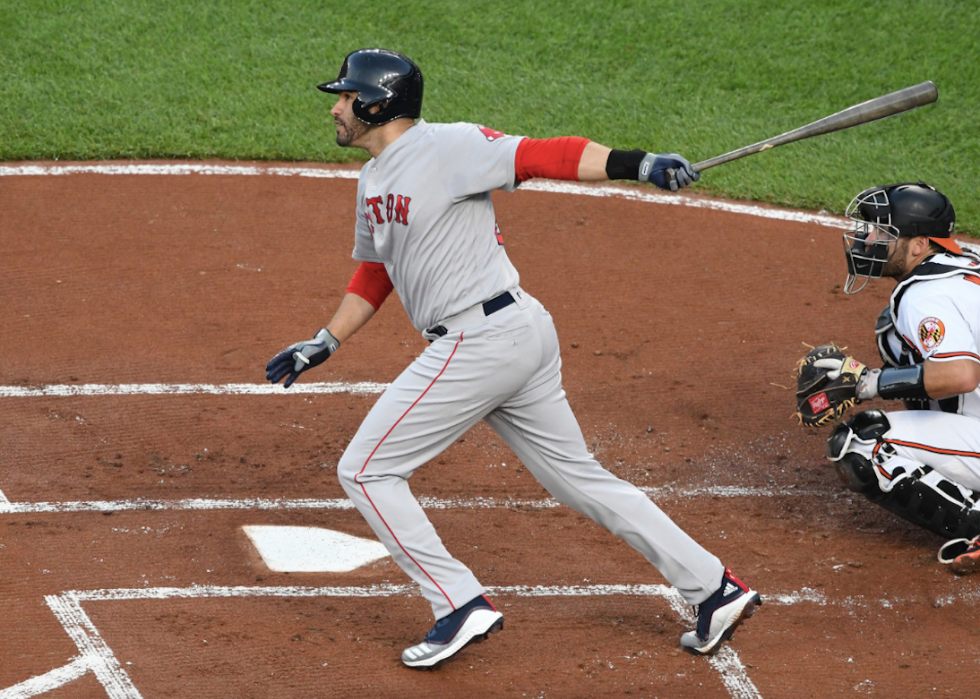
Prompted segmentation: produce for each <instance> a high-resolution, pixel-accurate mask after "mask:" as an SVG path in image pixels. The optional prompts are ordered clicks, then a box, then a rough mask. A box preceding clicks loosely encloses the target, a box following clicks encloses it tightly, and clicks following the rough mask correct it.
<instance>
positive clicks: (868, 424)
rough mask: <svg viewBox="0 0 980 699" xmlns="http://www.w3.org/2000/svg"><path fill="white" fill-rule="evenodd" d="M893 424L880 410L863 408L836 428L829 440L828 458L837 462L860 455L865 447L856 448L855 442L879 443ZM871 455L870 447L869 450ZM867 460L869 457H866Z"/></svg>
mask: <svg viewBox="0 0 980 699" xmlns="http://www.w3.org/2000/svg"><path fill="white" fill-rule="evenodd" d="M890 429H891V425H890V424H889V422H888V416H887V415H885V413H883V412H881V411H880V410H862V411H861V412H860V413H858V414H857V415H855V416H854V417H852V418H851V419H850V420H848V421H847V422H842V423H841V424H839V425H837V427H835V428H834V431H833V432H831V433H830V438H829V439H828V440H827V458H828V459H830V460H831V461H833V462H835V463H837V462H839V461H841V460H843V459H844V457H845V456H849V455H855V456H856V455H858V452H859V451H864V450H863V449H858V448H856V446H857V445H855V444H854V443H853V442H854V440H855V439H856V440H857V441H858V443H863V444H865V445H868V444H877V443H878V442H879V441H880V440H881V438H882V437H883V436H884V435H885V433H886V432H888V430H890ZM867 451H868V453H869V455H870V449H868V450H867ZM865 460H867V459H865Z"/></svg>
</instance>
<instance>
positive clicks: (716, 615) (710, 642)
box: [681, 568, 762, 655]
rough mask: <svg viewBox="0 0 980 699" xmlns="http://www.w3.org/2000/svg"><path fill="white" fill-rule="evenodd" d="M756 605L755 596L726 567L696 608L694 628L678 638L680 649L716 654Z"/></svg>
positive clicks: (752, 591) (759, 599)
mask: <svg viewBox="0 0 980 699" xmlns="http://www.w3.org/2000/svg"><path fill="white" fill-rule="evenodd" d="M760 604H762V598H761V597H759V593H758V592H756V591H755V590H751V589H749V586H748V585H746V584H745V583H743V582H742V581H741V580H739V579H738V578H736V577H735V576H734V575H733V574H732V571H731V570H730V569H729V568H726V569H725V574H724V575H723V576H722V578H721V587H719V588H718V589H717V590H716V591H715V592H714V593H713V594H712V595H711V597H709V598H708V599H706V600H705V601H704V602H702V603H701V604H699V605H698V606H697V615H698V627H697V629H695V630H694V631H688V632H687V633H685V634H684V635H683V636H681V646H683V648H684V650H686V651H687V652H689V653H693V654H695V655H710V654H712V653H715V652H717V650H718V648H719V646H720V645H721V644H722V642H723V641H727V640H728V639H729V638H731V637H732V634H733V633H735V629H736V628H737V627H738V626H739V624H741V623H742V622H743V621H744V620H746V619H748V618H749V617H750V616H752V615H753V614H755V609H756V607H758V606H759V605H760Z"/></svg>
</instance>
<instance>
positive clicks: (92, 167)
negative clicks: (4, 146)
mask: <svg viewBox="0 0 980 699" xmlns="http://www.w3.org/2000/svg"><path fill="white" fill-rule="evenodd" d="M83 174H95V175H245V176H260V175H273V176H279V177H317V178H333V179H350V180H356V179H357V178H358V176H359V175H360V172H359V171H358V170H341V169H337V168H329V167H324V168H311V167H304V166H286V167H263V166H259V165H209V164H206V163H201V164H198V163H169V164H165V163H154V164H143V165H136V164H134V165H126V164H107V163H101V164H82V165H19V166H16V165H7V166H2V167H0V177H4V176H7V177H11V176H14V177H25V176H30V177H35V176H45V175H53V176H64V175H83ZM521 190H522V191H533V192H549V193H554V194H578V195H583V196H589V197H622V198H624V199H633V200H635V201H644V202H649V203H651V204H668V205H673V206H690V207H694V208H698V209H712V210H715V211H726V212H728V213H733V214H744V215H748V216H756V217H760V218H771V219H779V220H783V221H795V222H799V223H815V224H817V225H821V226H829V227H831V228H847V227H848V224H847V220H846V219H844V218H843V217H834V216H829V215H824V214H807V213H803V212H800V211H791V210H786V209H776V208H764V207H761V206H753V205H750V204H737V203H734V202H730V201H723V200H716V199H695V198H692V197H689V196H687V195H685V194H657V193H655V192H644V191H641V190H638V189H635V188H632V189H626V188H623V187H618V186H616V185H589V186H586V185H581V184H573V183H570V182H557V181H551V180H532V181H531V182H525V183H524V184H522V185H521Z"/></svg>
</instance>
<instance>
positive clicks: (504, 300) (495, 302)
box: [426, 291, 514, 337]
mask: <svg viewBox="0 0 980 699" xmlns="http://www.w3.org/2000/svg"><path fill="white" fill-rule="evenodd" d="M512 303H514V297H513V296H511V293H510V292H509V291H505V292H504V293H502V294H501V295H500V296H494V297H493V298H492V299H490V300H489V301H485V302H484V303H483V315H485V316H488V315H490V314H491V313H496V312H497V311H499V310H500V309H501V308H507V306H509V305H510V304H512ZM426 332H427V333H432V334H433V335H438V336H439V337H442V336H443V335H445V334H446V333H448V332H449V331H448V330H447V329H446V328H445V326H442V325H433V326H432V327H431V328H429V329H428V330H426Z"/></svg>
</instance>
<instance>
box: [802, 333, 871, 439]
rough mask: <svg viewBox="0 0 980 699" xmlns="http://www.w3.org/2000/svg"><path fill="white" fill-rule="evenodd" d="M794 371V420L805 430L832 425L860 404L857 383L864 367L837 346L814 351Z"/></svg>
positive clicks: (865, 368) (817, 348)
mask: <svg viewBox="0 0 980 699" xmlns="http://www.w3.org/2000/svg"><path fill="white" fill-rule="evenodd" d="M796 368H797V374H796V410H797V412H796V416H797V417H798V418H799V419H800V422H801V423H803V424H804V425H806V426H807V427H821V426H823V425H826V424H828V423H830V422H835V421H837V420H839V419H840V417H841V415H843V414H844V411H845V410H847V409H848V408H850V407H851V406H853V405H855V404H857V403H860V402H861V401H860V399H859V398H858V397H857V386H858V380H859V379H860V378H861V375H862V374H863V373H864V372H865V371H867V367H866V366H865V365H864V364H862V363H861V362H859V361H858V360H856V359H855V358H854V357H849V356H847V355H846V354H844V351H843V350H842V349H841V348H840V347H838V346H837V345H821V346H820V347H814V348H813V349H812V350H810V351H809V352H807V354H806V356H805V357H803V359H801V360H800V361H799V363H798V364H797V365H796Z"/></svg>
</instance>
